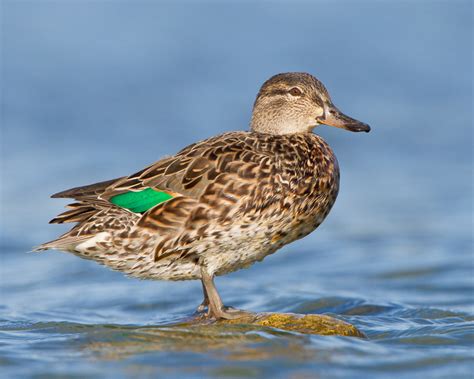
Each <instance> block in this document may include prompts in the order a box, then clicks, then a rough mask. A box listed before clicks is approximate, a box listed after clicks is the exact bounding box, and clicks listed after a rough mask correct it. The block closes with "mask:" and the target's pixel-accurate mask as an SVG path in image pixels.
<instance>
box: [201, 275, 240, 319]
mask: <svg viewBox="0 0 474 379" xmlns="http://www.w3.org/2000/svg"><path fill="white" fill-rule="evenodd" d="M201 281H202V286H203V288H204V293H205V294H207V299H208V305H207V309H208V310H207V315H208V317H210V318H215V319H236V318H239V317H242V316H243V315H245V314H247V312H243V311H239V310H237V309H233V308H232V309H228V308H226V307H224V304H223V303H222V300H221V297H220V296H219V293H218V292H217V289H216V286H215V285H214V277H213V276H211V275H209V273H208V272H207V271H206V269H205V268H201ZM204 296H206V295H204ZM204 300H205V299H204Z"/></svg>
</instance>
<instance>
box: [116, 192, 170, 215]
mask: <svg viewBox="0 0 474 379" xmlns="http://www.w3.org/2000/svg"><path fill="white" fill-rule="evenodd" d="M171 198H173V196H171V195H170V194H168V193H166V192H163V191H156V190H154V189H152V188H147V189H144V190H142V191H138V192H133V191H130V192H125V193H121V194H120V195H115V196H112V197H111V198H110V200H109V201H110V202H111V203H112V204H115V205H118V206H119V207H121V208H126V209H129V210H131V211H132V212H135V213H142V212H146V211H147V210H148V209H150V208H153V207H154V206H155V205H157V204H160V203H163V202H165V201H167V200H169V199H171Z"/></svg>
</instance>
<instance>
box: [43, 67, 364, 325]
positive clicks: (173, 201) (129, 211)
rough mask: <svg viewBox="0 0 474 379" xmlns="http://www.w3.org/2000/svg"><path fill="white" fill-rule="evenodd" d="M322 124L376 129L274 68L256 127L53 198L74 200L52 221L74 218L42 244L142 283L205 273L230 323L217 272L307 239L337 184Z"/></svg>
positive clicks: (210, 302)
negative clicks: (315, 131) (318, 129)
mask: <svg viewBox="0 0 474 379" xmlns="http://www.w3.org/2000/svg"><path fill="white" fill-rule="evenodd" d="M319 124H325V125H330V126H335V127H338V128H343V129H347V130H350V131H353V132H360V131H364V132H368V131H369V130H370V127H369V126H368V125H367V124H364V123H362V122H359V121H357V120H354V119H352V118H350V117H348V116H345V115H344V114H342V113H341V112H340V111H339V110H338V109H337V108H336V107H335V106H334V105H333V103H332V102H331V98H330V97H329V94H328V92H327V90H326V88H325V87H324V85H323V84H322V83H321V82H320V81H319V80H317V79H316V78H315V77H313V76H311V75H309V74H306V73H285V74H278V75H275V76H273V77H272V78H270V79H269V80H267V81H266V82H265V83H264V84H263V86H262V88H261V89H260V91H259V93H258V95H257V99H256V100H255V104H254V107H253V114H252V120H251V125H250V131H248V132H230V133H224V134H221V135H219V136H216V137H212V138H209V139H206V140H204V141H201V142H197V143H195V144H193V145H190V146H188V147H186V148H185V149H183V150H181V151H180V152H179V153H177V154H176V155H175V156H172V157H169V158H164V159H161V160H159V161H158V162H156V163H154V164H152V165H151V166H148V167H146V168H145V169H143V170H141V171H139V172H137V173H135V174H133V175H130V176H126V177H122V178H118V179H114V180H108V181H105V182H101V183H97V184H92V185H88V186H84V187H77V188H73V189H70V190H67V191H64V192H60V193H57V194H55V195H53V196H52V197H55V198H73V199H75V200H76V202H75V203H73V204H71V205H69V206H68V207H69V208H70V209H69V210H68V211H66V212H64V213H62V214H60V215H59V216H58V217H56V218H54V219H53V220H51V223H63V222H75V223H77V224H76V225H75V226H74V227H73V228H72V229H71V230H70V231H69V232H67V233H66V234H64V235H62V236H61V237H59V238H58V239H56V240H54V241H51V242H47V243H45V244H43V245H41V246H39V247H38V248H37V249H36V250H38V251H40V250H47V249H57V250H64V251H68V252H71V253H73V254H75V255H78V256H80V257H81V258H86V259H92V260H95V261H97V262H99V263H101V264H104V265H106V266H109V267H111V268H112V269H114V270H119V271H122V272H124V273H126V274H127V275H130V276H134V277H138V278H142V279H164V280H186V279H200V280H201V281H202V285H203V290H204V301H203V304H201V306H200V309H201V310H203V309H205V307H207V309H208V312H207V315H208V316H209V317H213V318H233V317H236V315H238V311H236V310H233V309H231V308H227V307H224V305H223V304H222V301H221V299H220V297H219V294H218V292H217V290H216V287H215V286H214V281H213V279H214V276H216V275H223V274H226V273H228V272H232V271H235V270H238V269H240V268H243V267H248V266H250V265H251V264H253V263H254V262H256V261H261V260H262V259H263V258H265V257H266V256H267V255H268V254H272V253H274V252H275V251H276V250H278V249H279V248H280V247H282V246H283V245H286V244H287V243H290V242H292V241H294V240H296V239H298V238H302V237H304V236H306V235H307V234H308V233H310V232H312V231H313V230H314V229H316V228H317V227H318V226H319V225H320V224H321V222H322V221H323V220H324V218H325V217H326V216H327V214H328V213H329V210H330V209H331V207H332V205H333V204H334V201H335V200H336V196H337V193H338V190H339V168H338V164H337V160H336V157H335V156H334V153H333V152H332V150H331V148H330V147H329V146H328V145H327V144H326V142H324V140H323V139H322V138H321V137H318V136H317V135H315V134H313V133H312V130H313V129H314V128H315V127H316V126H318V125H319Z"/></svg>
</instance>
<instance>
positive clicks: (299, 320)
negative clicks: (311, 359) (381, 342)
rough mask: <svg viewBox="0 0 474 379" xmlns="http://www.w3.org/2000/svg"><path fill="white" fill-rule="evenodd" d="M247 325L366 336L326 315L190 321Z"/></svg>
mask: <svg viewBox="0 0 474 379" xmlns="http://www.w3.org/2000/svg"><path fill="white" fill-rule="evenodd" d="M210 323H211V324H216V325H225V324H234V325H235V324H239V325H242V324H246V325H259V326H266V327H271V328H276V329H282V330H288V331H293V332H299V333H305V334H318V335H324V336H334V335H336V336H348V337H361V338H365V335H364V334H363V333H362V332H361V331H360V330H358V329H357V328H356V327H355V326H354V325H351V324H349V323H347V322H345V321H341V320H338V319H335V318H333V317H330V316H326V315H315V314H309V315H301V314H294V313H247V312H245V313H244V314H243V315H242V316H241V317H239V318H236V319H232V320H214V321H209V320H208V319H206V318H205V317H204V316H203V315H199V316H197V317H195V318H194V319H191V320H190V321H189V324H193V325H199V324H210Z"/></svg>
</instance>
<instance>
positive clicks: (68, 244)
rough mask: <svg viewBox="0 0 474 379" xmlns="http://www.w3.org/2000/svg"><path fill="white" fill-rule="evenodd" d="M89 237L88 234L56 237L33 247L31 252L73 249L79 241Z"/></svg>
mask: <svg viewBox="0 0 474 379" xmlns="http://www.w3.org/2000/svg"><path fill="white" fill-rule="evenodd" d="M89 238H91V236H90V235H86V236H67V235H64V236H61V237H59V238H58V239H55V240H52V241H49V242H46V243H43V244H41V245H39V246H36V247H34V248H33V250H32V252H33V253H36V252H40V251H45V250H51V249H52V250H63V251H74V249H75V247H76V246H77V245H79V244H80V243H82V242H84V241H86V240H88V239H89Z"/></svg>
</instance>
